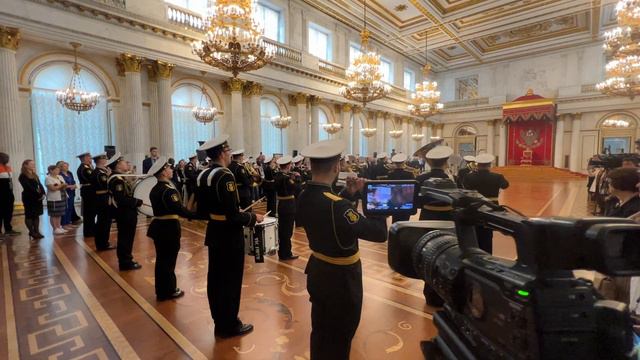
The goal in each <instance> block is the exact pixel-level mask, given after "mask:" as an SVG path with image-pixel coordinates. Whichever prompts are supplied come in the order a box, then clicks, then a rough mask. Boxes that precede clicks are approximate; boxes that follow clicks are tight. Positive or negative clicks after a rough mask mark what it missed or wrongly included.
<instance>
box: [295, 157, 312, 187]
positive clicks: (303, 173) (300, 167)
mask: <svg viewBox="0 0 640 360" xmlns="http://www.w3.org/2000/svg"><path fill="white" fill-rule="evenodd" d="M292 161H293V171H294V172H296V173H298V174H300V189H299V190H298V192H297V193H296V196H297V195H298V194H299V193H300V191H301V190H302V189H303V188H304V186H305V184H306V183H307V181H309V180H311V171H309V169H307V166H306V165H305V164H304V156H302V155H300V154H298V155H296V156H295V157H294V158H293V160H292Z"/></svg>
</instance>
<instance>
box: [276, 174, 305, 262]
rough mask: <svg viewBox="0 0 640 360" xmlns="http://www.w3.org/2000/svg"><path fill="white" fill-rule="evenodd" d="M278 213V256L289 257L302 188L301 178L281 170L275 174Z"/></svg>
mask: <svg viewBox="0 0 640 360" xmlns="http://www.w3.org/2000/svg"><path fill="white" fill-rule="evenodd" d="M275 184H276V192H277V199H278V203H277V206H276V207H277V214H278V241H279V247H278V257H279V258H280V259H287V258H290V257H292V256H293V254H292V253H291V236H292V235H293V225H294V222H295V218H296V198H295V197H296V194H298V193H299V190H300V179H297V178H296V176H294V175H293V174H291V173H284V172H279V173H277V174H276V175H275Z"/></svg>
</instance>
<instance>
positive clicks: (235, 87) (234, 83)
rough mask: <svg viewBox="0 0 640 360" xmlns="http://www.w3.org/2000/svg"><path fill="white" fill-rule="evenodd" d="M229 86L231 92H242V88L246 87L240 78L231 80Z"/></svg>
mask: <svg viewBox="0 0 640 360" xmlns="http://www.w3.org/2000/svg"><path fill="white" fill-rule="evenodd" d="M227 84H228V86H229V91H231V92H234V91H242V87H243V86H244V81H242V80H240V79H238V78H231V79H229V81H228V82H227Z"/></svg>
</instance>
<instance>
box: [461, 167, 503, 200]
mask: <svg viewBox="0 0 640 360" xmlns="http://www.w3.org/2000/svg"><path fill="white" fill-rule="evenodd" d="M463 185H464V188H465V189H469V190H476V191H477V192H479V193H480V194H482V196H484V197H486V198H489V199H492V200H496V201H497V197H498V194H499V193H500V189H506V188H508V187H509V182H508V181H507V179H505V178H504V176H503V175H502V174H496V173H492V172H491V171H489V170H478V171H476V172H472V173H469V174H467V175H466V176H465V177H464V184H463Z"/></svg>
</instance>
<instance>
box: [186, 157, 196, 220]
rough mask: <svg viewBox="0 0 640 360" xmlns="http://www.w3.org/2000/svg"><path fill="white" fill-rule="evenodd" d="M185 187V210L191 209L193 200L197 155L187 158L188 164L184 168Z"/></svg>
mask: <svg viewBox="0 0 640 360" xmlns="http://www.w3.org/2000/svg"><path fill="white" fill-rule="evenodd" d="M184 176H185V186H186V188H187V198H186V199H185V201H186V202H187V208H188V209H193V203H194V201H195V200H194V199H195V190H196V179H197V178H198V155H196V154H193V155H191V156H189V162H188V163H187V165H185V167H184Z"/></svg>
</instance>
